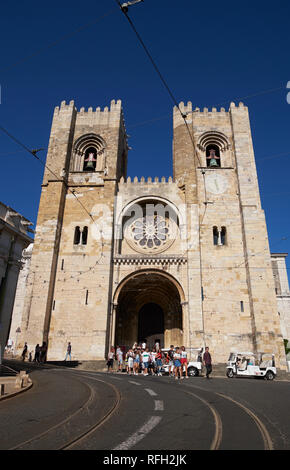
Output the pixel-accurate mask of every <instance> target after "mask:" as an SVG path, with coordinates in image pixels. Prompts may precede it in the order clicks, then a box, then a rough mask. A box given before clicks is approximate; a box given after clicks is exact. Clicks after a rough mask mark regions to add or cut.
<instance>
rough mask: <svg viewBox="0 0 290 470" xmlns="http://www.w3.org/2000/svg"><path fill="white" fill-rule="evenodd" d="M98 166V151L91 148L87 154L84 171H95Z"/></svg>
mask: <svg viewBox="0 0 290 470" xmlns="http://www.w3.org/2000/svg"><path fill="white" fill-rule="evenodd" d="M96 165H97V151H96V149H95V148H94V147H89V148H88V149H87V150H86V152H85V158H84V167H83V171H95V169H96Z"/></svg>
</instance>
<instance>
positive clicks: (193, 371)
mask: <svg viewBox="0 0 290 470" xmlns="http://www.w3.org/2000/svg"><path fill="white" fill-rule="evenodd" d="M161 351H162V352H163V353H164V354H165V355H166V354H167V353H168V351H169V349H162V350H161ZM186 351H187V360H188V362H187V373H188V376H189V377H198V376H199V374H200V373H201V370H202V351H203V348H186ZM162 372H164V373H165V374H169V364H163V366H162ZM183 372H185V366H183Z"/></svg>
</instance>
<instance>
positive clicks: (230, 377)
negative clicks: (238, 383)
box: [227, 369, 235, 379]
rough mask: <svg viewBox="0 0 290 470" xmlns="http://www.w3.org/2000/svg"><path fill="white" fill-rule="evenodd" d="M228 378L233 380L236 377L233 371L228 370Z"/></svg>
mask: <svg viewBox="0 0 290 470" xmlns="http://www.w3.org/2000/svg"><path fill="white" fill-rule="evenodd" d="M227 376H228V378H229V379H232V378H233V377H234V376H235V374H234V371H233V369H228V370H227Z"/></svg>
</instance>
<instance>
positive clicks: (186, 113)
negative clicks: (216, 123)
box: [173, 101, 248, 127]
mask: <svg viewBox="0 0 290 470" xmlns="http://www.w3.org/2000/svg"><path fill="white" fill-rule="evenodd" d="M233 111H234V112H237V111H238V112H248V108H247V106H245V105H244V103H242V102H240V103H239V104H238V105H236V104H235V103H234V102H231V103H230V107H229V110H228V111H226V109H225V108H224V107H221V108H220V109H218V108H216V107H212V108H211V109H209V108H203V109H200V108H198V107H196V108H195V109H193V107H192V103H191V101H188V102H187V104H184V102H183V101H181V102H180V103H179V108H178V107H177V106H174V108H173V125H174V127H176V126H179V125H180V124H182V123H184V118H185V119H186V122H187V123H188V124H191V123H192V120H196V119H198V118H207V119H210V118H212V119H215V118H216V119H218V118H226V117H227V118H228V117H229V114H230V113H231V112H233ZM181 113H182V115H181Z"/></svg>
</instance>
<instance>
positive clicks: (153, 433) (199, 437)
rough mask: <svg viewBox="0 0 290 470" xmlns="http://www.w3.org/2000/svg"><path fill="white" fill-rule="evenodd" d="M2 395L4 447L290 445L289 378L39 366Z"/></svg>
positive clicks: (0, 420) (0, 413)
mask: <svg viewBox="0 0 290 470" xmlns="http://www.w3.org/2000/svg"><path fill="white" fill-rule="evenodd" d="M30 375H31V378H32V380H33V382H34V385H33V387H32V388H31V389H30V390H29V391H27V392H25V393H24V394H21V395H19V396H17V397H15V398H11V399H8V400H4V401H2V402H0V434H1V440H0V449H42V450H47V449H90V450H93V449H94V450H95V449H103V450H108V449H119V450H129V449H132V450H174V449H175V450H195V449H198V450H206V449H213V450H214V449H227V450H230V449H243V450H244V449H247V450H250V449H257V450H260V449H261V450H262V449H277V450H278V449H281V450H282V449H290V424H289V417H288V412H285V410H289V408H290V394H289V388H290V384H289V382H278V381H276V382H275V381H274V382H267V381H264V380H261V381H260V380H250V379H231V380H230V379H226V378H225V379H219V378H212V379H211V380H206V379H205V378H202V377H195V378H189V379H188V380H186V379H184V380H181V381H175V380H174V379H172V378H170V377H143V376H127V375H123V374H120V375H119V374H104V373H96V372H87V371H79V370H72V369H68V368H64V369H61V368H54V369H39V370H33V371H32V372H31V373H30Z"/></svg>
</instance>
